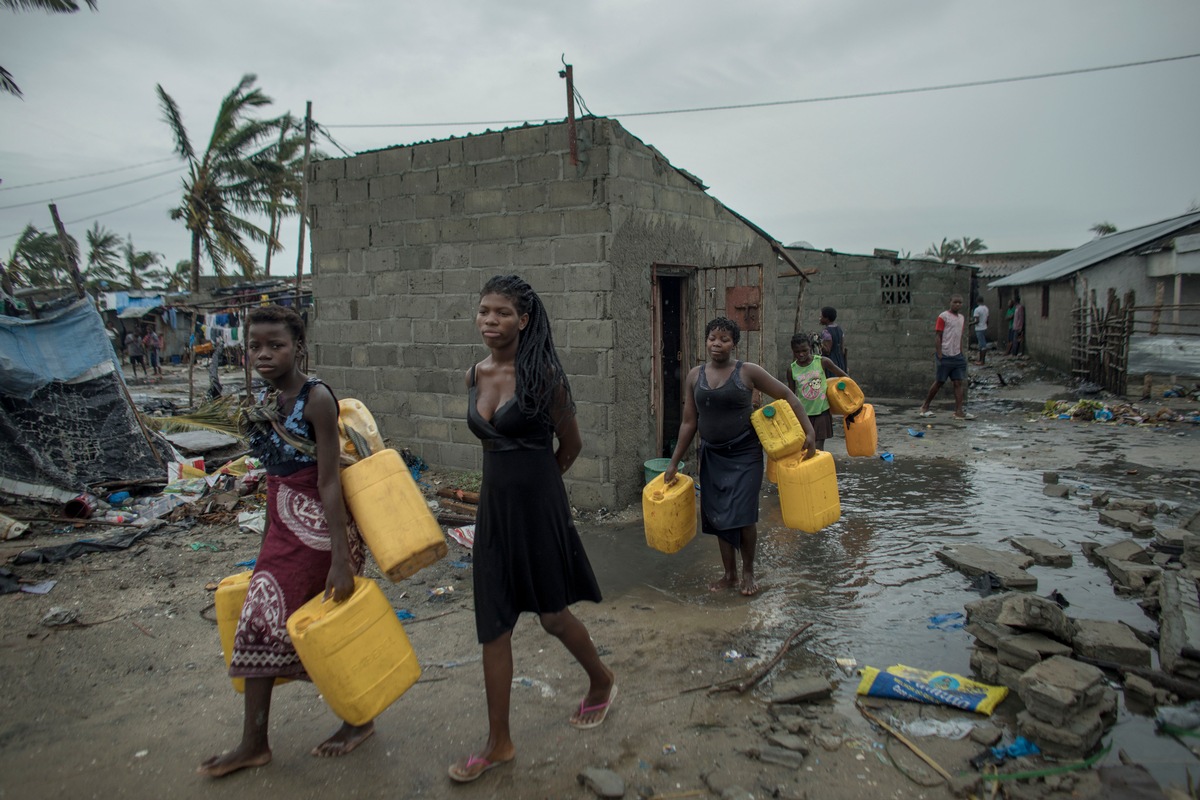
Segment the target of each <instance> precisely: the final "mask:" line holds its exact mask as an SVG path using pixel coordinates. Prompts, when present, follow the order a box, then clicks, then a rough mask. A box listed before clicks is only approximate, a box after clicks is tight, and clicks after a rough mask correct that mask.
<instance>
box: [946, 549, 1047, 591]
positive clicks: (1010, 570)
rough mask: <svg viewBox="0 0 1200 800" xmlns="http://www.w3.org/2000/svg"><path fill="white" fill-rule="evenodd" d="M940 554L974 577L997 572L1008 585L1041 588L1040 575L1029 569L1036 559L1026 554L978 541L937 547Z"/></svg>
mask: <svg viewBox="0 0 1200 800" xmlns="http://www.w3.org/2000/svg"><path fill="white" fill-rule="evenodd" d="M937 557H938V558H940V559H941V560H942V561H944V562H946V563H947V564H949V565H950V566H951V567H953V568H954V569H956V570H958V571H959V572H962V573H963V574H965V575H969V576H971V577H975V576H979V575H988V574H991V575H995V576H996V579H997V580H999V581H1000V585H1001V586H1002V587H1003V588H1005V589H1037V578H1035V577H1034V576H1033V575H1030V574H1029V573H1028V572H1026V571H1025V568H1026V567H1028V566H1029V565H1030V564H1032V563H1033V559H1032V558H1030V557H1029V556H1026V555H1017V554H1015V553H1006V552H1004V551H1002V550H991V549H989V548H987V547H980V546H979V545H974V544H957V545H951V546H950V547H946V548H943V549H941V550H939V551H937Z"/></svg>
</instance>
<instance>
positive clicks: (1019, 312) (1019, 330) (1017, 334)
mask: <svg viewBox="0 0 1200 800" xmlns="http://www.w3.org/2000/svg"><path fill="white" fill-rule="evenodd" d="M1014 302H1015V305H1014V306H1013V351H1012V354H1013V355H1014V356H1019V355H1021V353H1022V352H1023V351H1024V350H1025V306H1024V305H1023V304H1022V303H1021V297H1020V295H1018V296H1017V297H1016V298H1015V301H1014Z"/></svg>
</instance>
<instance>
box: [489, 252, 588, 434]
mask: <svg viewBox="0 0 1200 800" xmlns="http://www.w3.org/2000/svg"><path fill="white" fill-rule="evenodd" d="M488 294H498V295H501V296H503V297H507V298H508V299H509V300H511V301H512V303H513V305H514V306H516V309H517V313H518V314H528V315H529V322H528V323H527V324H526V325H525V329H524V330H522V331H521V332H520V334H519V338H518V339H517V364H516V371H517V395H516V396H517V407H518V408H520V409H521V413H522V414H523V415H525V416H526V417H531V418H533V419H538V420H541V421H544V422H549V423H550V424H555V422H556V421H557V415H560V414H563V413H565V412H573V411H574V410H575V402H574V400H572V399H571V384H570V383H569V382H568V381H567V373H566V370H564V369H563V365H562V362H561V361H559V360H558V353H557V352H556V351H555V349H554V338H553V336H552V335H551V333H550V318H549V317H548V316H547V315H546V307H545V306H543V305H542V298H540V297H538V295H537V292H535V291H534V290H533V287H532V286H530V285H529V284H528V283H526V282H525V281H524V280H523V279H522V278H521V277H519V276H517V275H495V276H493V277H492V278H491V279H490V280H488V282H487V283H486V284H484V286H483V289H482V290H481V291H480V292H479V296H480V297H483V296H484V295H488ZM560 388H561V390H562V392H563V394H562V395H559V389H560ZM560 397H561V398H563V400H564V401H565V402H562V403H561V404H560V403H559V398H560Z"/></svg>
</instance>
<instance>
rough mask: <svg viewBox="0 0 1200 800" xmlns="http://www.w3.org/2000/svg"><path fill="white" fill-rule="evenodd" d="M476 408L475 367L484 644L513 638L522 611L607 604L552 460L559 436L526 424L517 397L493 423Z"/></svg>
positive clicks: (470, 416)
mask: <svg viewBox="0 0 1200 800" xmlns="http://www.w3.org/2000/svg"><path fill="white" fill-rule="evenodd" d="M475 402H476V391H475V368H474V367H472V368H471V388H470V391H469V392H468V400H467V427H469V428H470V429H471V432H472V433H474V434H475V435H476V436H478V437H479V439H480V442H481V443H482V444H483V483H482V486H481V487H480V490H479V511H478V513H477V516H476V522H475V546H474V553H475V554H474V562H475V563H474V569H473V571H472V572H473V578H474V588H475V631H476V634H477V635H478V637H479V642H480V644H486V643H488V642H490V641H492V640H493V639H495V638H496V637H498V636H502V635H503V634H505V633H507V632H508V631H511V630H512V629H513V628H514V627H515V626H516V624H517V617H518V616H519V615H520V614H521V612H522V611H532V612H534V613H537V614H552V613H555V612H558V611H562V610H563V609H564V608H566V607H567V606H569V605H571V604H572V603H576V602H578V601H580V600H591V601H592V602H595V603H599V602H600V599H601V598H600V587H599V585H598V584H597V583H596V576H595V575H594V574H593V573H592V565H591V563H590V562H589V561H588V557H587V553H585V552H584V549H583V542H582V541H581V540H580V538H579V532H578V531H576V530H575V523H574V522H573V521H572V520H571V506H570V503H569V501H568V499H567V490H566V488H565V487H564V486H563V480H562V474H561V473H560V472H559V469H558V462H557V461H556V460H555V458H554V430H553V429H552V428H551V427H550V426H549V425H548V424H546V423H541V422H538V421H537V420H532V419H529V418H528V417H526V416H524V415H523V414H522V413H521V409H520V407H519V406H518V405H517V400H516V398H515V397H514V398H512V399H511V400H509V401H508V402H507V403H505V404H504V405H502V406H500V407H499V408H497V409H496V413H495V414H494V415H493V416H492V419H491V420H486V419H484V418H483V416H482V415H481V414H480V413H479V410H478V409H477V408H476V407H475Z"/></svg>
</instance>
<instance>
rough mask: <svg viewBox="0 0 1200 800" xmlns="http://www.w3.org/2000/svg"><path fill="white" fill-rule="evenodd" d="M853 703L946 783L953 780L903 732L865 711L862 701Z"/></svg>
mask: <svg viewBox="0 0 1200 800" xmlns="http://www.w3.org/2000/svg"><path fill="white" fill-rule="evenodd" d="M854 705H855V706H856V707H857V708H858V712H859V713H860V714H862V715H863V716H864V717H866V718H867V719H868V720H870V721H871V722H873V723H875V724H876V725H878V726H879V727H881V728H883V729H884V730H885V731H887V732H888V733H890V734H891V735H892V736H895V737H896V739H898V740H899V742H900V744H902V745H904V746H905V747H907V748H908V749H909V750H912V751H913V753H914V754H915V755H916V756H917V758H919V759H921V760H922V761H924V762H925V763H926V764H928V765H929V766H930V767H932V768H933V771H934V772H936V773H937V774H938V775H941V776H942V777H943V778H945V779H946V782H947V783H950V782H951V781H953V780H954V776H952V775H951V774H950V773H949V772H946V770H944V769H942V767H941V765H940V764H938V763H937V762H936V761H934V760H933V759H932V758H930V757H929V756H927V755H925V753H923V752H922V751H921V748H919V747H917V746H916V745H915V744H913V743H912V742H910V741H909V740H908V739H907V738H905V736H904V734H902V733H900V731H898V730H896V729H895V728H893V727H892V726H891V725H888V724H887V723H886V722H884V721H883V720H881V719H880V718H879V717H877V716H875V715H874V714H872V713H871V712H870V711H867V709H866V708H865V707H864V706H863V704H862V703H859V702H857V701H855V703H854Z"/></svg>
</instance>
